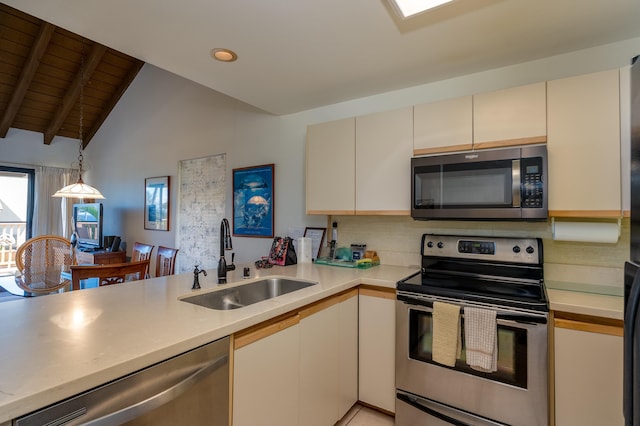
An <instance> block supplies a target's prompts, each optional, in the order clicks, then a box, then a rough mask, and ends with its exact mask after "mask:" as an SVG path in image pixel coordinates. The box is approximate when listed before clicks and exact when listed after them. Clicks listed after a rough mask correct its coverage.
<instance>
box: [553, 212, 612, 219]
mask: <svg viewBox="0 0 640 426" xmlns="http://www.w3.org/2000/svg"><path fill="white" fill-rule="evenodd" d="M549 217H577V218H579V217H585V218H615V219H618V218H620V217H622V211H621V210H549Z"/></svg>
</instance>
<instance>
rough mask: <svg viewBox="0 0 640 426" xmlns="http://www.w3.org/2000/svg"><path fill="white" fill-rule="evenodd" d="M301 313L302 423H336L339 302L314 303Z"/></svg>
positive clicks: (320, 424) (337, 405) (319, 425)
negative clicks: (318, 304) (316, 304)
mask: <svg viewBox="0 0 640 426" xmlns="http://www.w3.org/2000/svg"><path fill="white" fill-rule="evenodd" d="M328 305H330V306H328ZM326 306H328V307H326ZM300 317H301V321H300V424H301V425H309V426H312V425H318V426H323V425H332V424H334V423H335V422H337V421H338V420H339V419H340V417H338V407H339V397H340V395H339V392H338V390H339V389H338V383H339V377H338V375H339V366H340V356H339V347H340V338H339V336H338V328H339V326H340V322H339V321H340V312H339V306H338V304H330V303H329V304H326V305H324V306H322V305H321V306H316V307H312V308H309V309H306V310H303V311H301V312H300Z"/></svg>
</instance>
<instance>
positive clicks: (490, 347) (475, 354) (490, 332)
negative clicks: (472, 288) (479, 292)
mask: <svg viewBox="0 0 640 426" xmlns="http://www.w3.org/2000/svg"><path fill="white" fill-rule="evenodd" d="M464 339H465V348H466V351H465V354H466V358H467V364H469V366H470V367H471V368H474V369H476V370H479V371H485V372H489V373H491V372H494V371H497V370H498V337H497V327H496V311H492V310H490V309H481V308H471V307H468V306H465V307H464Z"/></svg>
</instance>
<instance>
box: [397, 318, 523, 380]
mask: <svg viewBox="0 0 640 426" xmlns="http://www.w3.org/2000/svg"><path fill="white" fill-rule="evenodd" d="M461 327H462V330H461V332H462V354H461V356H460V359H458V360H457V361H456V365H455V367H446V366H443V365H441V364H438V363H436V362H434V361H433V360H432V359H431V347H432V346H431V345H432V340H433V339H432V336H433V317H432V315H431V313H430V312H424V311H417V310H413V309H410V310H409V357H410V358H412V359H415V360H418V361H424V362H428V363H431V364H435V365H439V366H441V367H443V368H452V369H455V370H457V371H462V372H465V373H468V374H472V375H474V376H478V377H485V378H488V379H490V380H494V381H498V382H502V383H506V384H510V385H514V386H518V387H521V388H525V389H526V388H527V331H526V330H525V329H522V328H517V327H511V326H507V325H501V324H498V363H497V364H498V371H496V372H493V373H485V372H481V371H477V370H474V369H472V368H471V367H470V366H469V365H467V363H466V358H465V344H464V319H463V320H462V325H461Z"/></svg>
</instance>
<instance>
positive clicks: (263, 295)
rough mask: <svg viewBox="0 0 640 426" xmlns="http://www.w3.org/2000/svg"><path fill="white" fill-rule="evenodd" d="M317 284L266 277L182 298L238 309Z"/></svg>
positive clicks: (206, 305)
mask: <svg viewBox="0 0 640 426" xmlns="http://www.w3.org/2000/svg"><path fill="white" fill-rule="evenodd" d="M315 284H317V283H315V282H312V281H300V280H294V279H290V278H265V279H262V280H259V281H254V282H252V283H247V284H244V285H241V286H238V287H233V288H227V289H224V290H218V291H212V292H209V293H204V294H198V295H197V296H190V297H185V298H184V299H180V300H182V301H183V302H189V303H193V304H196V305H200V306H204V307H205V308H210V309H218V310H228V309H237V308H242V307H244V306H248V305H252V304H254V303H258V302H262V301H263V300H267V299H272V298H274V297H278V296H282V295H283V294H287V293H291V292H292V291H296V290H300V289H303V288H306V287H310V286H312V285H315Z"/></svg>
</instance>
